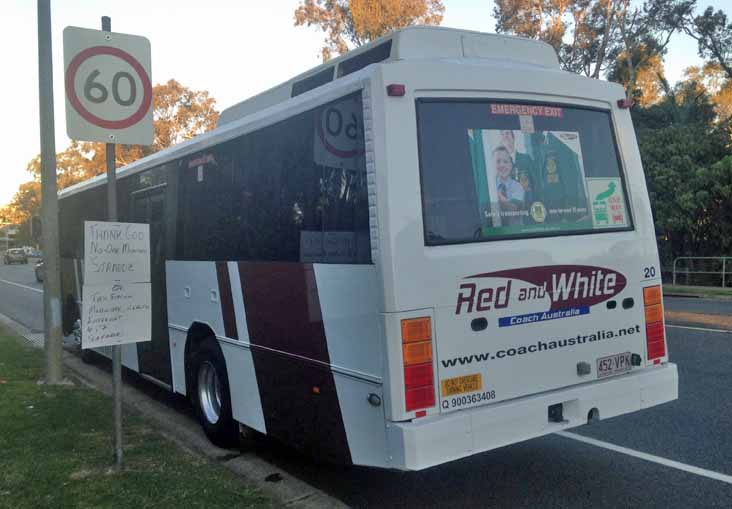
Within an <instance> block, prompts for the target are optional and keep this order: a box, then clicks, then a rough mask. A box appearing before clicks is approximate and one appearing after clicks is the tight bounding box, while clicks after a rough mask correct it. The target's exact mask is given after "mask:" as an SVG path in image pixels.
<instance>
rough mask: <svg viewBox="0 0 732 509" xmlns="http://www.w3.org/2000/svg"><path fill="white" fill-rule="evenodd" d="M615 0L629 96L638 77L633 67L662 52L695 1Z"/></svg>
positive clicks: (692, 7)
mask: <svg viewBox="0 0 732 509" xmlns="http://www.w3.org/2000/svg"><path fill="white" fill-rule="evenodd" d="M617 1H618V2H619V12H618V16H617V19H618V26H619V31H620V41H621V44H622V48H623V51H624V52H625V54H626V55H637V56H638V62H634V58H626V59H625V63H626V67H627V73H628V82H627V85H626V89H625V90H626V96H627V97H628V98H629V99H632V97H633V92H634V90H635V87H636V82H637V79H638V72H637V69H638V67H639V66H642V65H645V64H646V63H647V62H648V60H649V59H650V58H652V57H653V56H654V55H663V54H665V52H666V48H667V46H668V44H669V43H670V42H671V36H672V35H673V34H674V33H675V32H676V31H678V30H681V29H682V25H683V24H684V21H685V20H686V19H687V18H688V16H689V15H690V14H691V12H692V11H693V9H694V6H695V5H696V0H645V2H644V3H643V5H642V6H641V7H632V6H631V0H617Z"/></svg>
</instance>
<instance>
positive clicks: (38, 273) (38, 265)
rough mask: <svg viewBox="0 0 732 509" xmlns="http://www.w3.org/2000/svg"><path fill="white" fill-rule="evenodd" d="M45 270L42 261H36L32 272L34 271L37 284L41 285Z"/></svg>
mask: <svg viewBox="0 0 732 509" xmlns="http://www.w3.org/2000/svg"><path fill="white" fill-rule="evenodd" d="M45 269H46V268H45V265H44V264H43V260H38V261H37V262H36V268H35V269H34V270H35V273H36V281H38V282H39V283H42V282H43V277H44V276H45V274H46V270H45Z"/></svg>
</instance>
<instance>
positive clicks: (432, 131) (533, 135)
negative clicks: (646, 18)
mask: <svg viewBox="0 0 732 509" xmlns="http://www.w3.org/2000/svg"><path fill="white" fill-rule="evenodd" d="M417 117H418V126H419V156H420V173H421V182H422V206H423V214H424V227H425V243H426V244H427V245H442V244H454V243H465V242H481V241H487V240H498V239H508V238H523V237H543V236H553V235H562V234H580V233H590V232H599V231H609V230H610V231H612V230H627V229H631V228H632V220H631V217H630V210H629V207H628V203H627V199H626V194H625V187H624V182H623V178H622V174H621V171H620V164H619V161H618V155H617V150H616V147H615V139H614V136H613V133H612V129H611V124H610V113H609V112H607V111H602V110H595V109H585V108H578V107H565V106H558V105H548V104H536V103H521V102H503V101H482V100H481V101H477V100H475V101H469V100H468V101H466V100H432V99H429V100H428V99H424V100H419V101H418V102H417Z"/></svg>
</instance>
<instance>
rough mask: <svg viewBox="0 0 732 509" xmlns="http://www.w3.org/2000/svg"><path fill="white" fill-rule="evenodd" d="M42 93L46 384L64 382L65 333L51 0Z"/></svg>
mask: <svg viewBox="0 0 732 509" xmlns="http://www.w3.org/2000/svg"><path fill="white" fill-rule="evenodd" d="M38 96H39V111H40V123H41V196H42V198H41V216H42V221H43V237H42V243H43V258H44V263H45V268H46V275H45V277H44V278H43V319H44V320H43V321H44V328H45V331H44V332H45V336H46V341H45V348H46V383H49V384H60V383H61V382H62V377H63V373H62V370H61V353H62V348H61V347H62V340H63V336H62V334H61V277H60V274H59V246H58V196H57V194H56V193H57V190H56V142H55V136H56V133H55V127H54V118H53V60H52V49H51V2H50V0H38ZM31 221H32V218H31Z"/></svg>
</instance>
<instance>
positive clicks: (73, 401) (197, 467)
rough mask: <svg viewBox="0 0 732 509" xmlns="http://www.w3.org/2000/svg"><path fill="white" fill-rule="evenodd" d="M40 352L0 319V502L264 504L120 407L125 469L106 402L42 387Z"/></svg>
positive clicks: (90, 394)
mask: <svg viewBox="0 0 732 509" xmlns="http://www.w3.org/2000/svg"><path fill="white" fill-rule="evenodd" d="M42 375H43V352H42V351H40V350H37V349H34V348H31V347H30V346H27V345H26V344H25V342H24V341H23V340H22V339H20V338H18V337H15V336H14V335H12V334H10V333H8V331H7V330H4V329H2V328H1V327H0V507H12V508H25V507H33V508H36V507H39V508H40V507H49V508H50V507H53V508H61V507H74V508H76V507H94V508H97V507H114V508H117V507H134V508H139V507H206V508H210V507H226V508H231V507H262V506H271V505H272V502H271V501H270V500H269V499H268V498H266V497H264V496H263V495H261V494H260V493H259V492H257V491H256V490H255V489H253V488H252V487H250V486H247V485H246V484H244V483H243V482H242V481H241V479H240V478H238V477H237V476H235V475H234V474H233V473H231V472H229V471H228V470H226V469H225V468H224V467H222V466H220V465H217V464H214V463H211V462H210V461H208V460H207V459H204V458H200V457H197V456H194V455H192V454H189V453H187V452H185V451H183V450H181V449H179V448H178V447H176V446H175V445H174V444H173V443H171V442H169V441H168V440H166V439H165V438H164V437H162V436H161V435H159V434H158V433H157V432H156V431H155V430H154V428H153V427H152V426H151V425H150V424H148V423H147V422H146V421H144V420H143V419H142V418H140V417H137V416H135V415H130V414H129V413H127V415H125V422H124V437H123V438H124V468H123V469H122V470H121V471H120V472H114V471H113V470H111V469H110V466H111V464H112V444H111V436H112V401H111V400H110V399H109V398H107V397H106V396H104V395H102V394H100V393H98V392H96V391H94V390H91V389H87V388H85V387H81V386H78V385H75V386H45V385H39V384H38V382H37V381H38V380H39V379H40V378H41V377H42Z"/></svg>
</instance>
